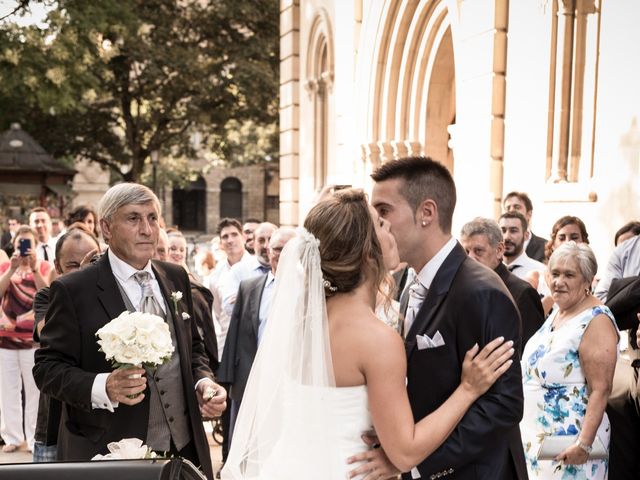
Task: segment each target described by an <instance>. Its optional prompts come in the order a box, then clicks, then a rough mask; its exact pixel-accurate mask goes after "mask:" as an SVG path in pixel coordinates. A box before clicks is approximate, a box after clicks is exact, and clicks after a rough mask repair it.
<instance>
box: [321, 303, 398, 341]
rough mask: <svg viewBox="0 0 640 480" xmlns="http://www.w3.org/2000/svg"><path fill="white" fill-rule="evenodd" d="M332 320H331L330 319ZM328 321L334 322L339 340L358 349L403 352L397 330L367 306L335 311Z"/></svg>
mask: <svg viewBox="0 0 640 480" xmlns="http://www.w3.org/2000/svg"><path fill="white" fill-rule="evenodd" d="M331 320H333V321H331ZM330 323H333V324H334V328H335V329H336V333H338V332H339V333H338V336H339V338H340V341H341V342H344V343H347V344H351V345H353V347H354V348H357V349H358V350H361V351H362V350H366V351H377V350H379V349H380V348H382V347H384V350H394V349H397V350H400V351H402V352H403V353H404V347H403V341H402V338H401V337H400V335H399V334H398V332H396V331H395V330H394V329H393V328H391V327H390V326H389V325H387V324H385V323H384V322H383V321H382V320H380V319H379V318H378V317H377V316H376V315H375V314H374V312H373V311H372V310H371V309H370V308H368V307H364V306H362V307H360V306H354V308H348V309H344V310H341V311H335V312H334V315H333V319H331V315H330Z"/></svg>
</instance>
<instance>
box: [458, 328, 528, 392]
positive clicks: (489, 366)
mask: <svg viewBox="0 0 640 480" xmlns="http://www.w3.org/2000/svg"><path fill="white" fill-rule="evenodd" d="M514 353H515V350H514V348H513V341H511V340H509V341H508V342H505V341H504V337H498V338H496V339H494V340H492V341H491V342H489V343H487V345H485V347H484V348H483V349H482V350H480V347H479V346H478V344H477V343H476V344H475V345H474V346H473V347H472V348H471V349H470V350H468V351H467V353H466V354H465V356H464V361H463V362H462V379H461V382H460V385H461V386H462V388H464V389H465V390H466V391H467V392H469V393H470V394H471V395H472V396H473V397H475V398H478V397H480V396H481V395H482V394H484V393H485V392H486V391H487V390H489V388H491V386H492V385H493V384H494V383H495V382H496V380H498V378H500V376H501V375H502V374H503V373H504V372H506V371H507V370H508V369H509V367H510V366H511V364H512V363H513V360H512V359H511V357H512V356H513V354H514Z"/></svg>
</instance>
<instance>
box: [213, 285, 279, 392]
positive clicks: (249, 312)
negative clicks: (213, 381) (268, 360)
mask: <svg viewBox="0 0 640 480" xmlns="http://www.w3.org/2000/svg"><path fill="white" fill-rule="evenodd" d="M268 277H269V276H268V275H266V274H265V275H259V276H257V277H253V278H249V279H247V280H243V281H242V282H240V287H239V288H238V295H237V296H236V303H235V305H234V307H233V313H232V314H231V321H230V322H229V332H228V334H227V339H226V340H225V344H224V353H223V355H222V363H221V365H220V370H219V372H218V380H219V381H220V382H222V383H225V384H230V385H231V390H230V392H229V396H230V397H231V398H232V399H233V400H234V401H236V402H238V403H240V402H241V401H242V396H243V395H244V389H245V387H246V386H247V380H248V379H249V373H250V372H251V367H252V365H253V360H254V359H255V357H256V353H257V351H258V327H259V325H260V303H261V302H262V293H263V292H264V286H265V284H266V283H267V279H268Z"/></svg>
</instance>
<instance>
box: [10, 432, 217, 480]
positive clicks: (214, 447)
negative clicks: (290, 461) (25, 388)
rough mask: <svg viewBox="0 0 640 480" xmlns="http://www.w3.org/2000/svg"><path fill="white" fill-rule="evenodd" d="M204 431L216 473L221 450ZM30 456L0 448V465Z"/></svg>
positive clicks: (29, 460) (29, 455)
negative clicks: (3, 450)
mask: <svg viewBox="0 0 640 480" xmlns="http://www.w3.org/2000/svg"><path fill="white" fill-rule="evenodd" d="M205 429H206V430H207V439H208V440H209V447H210V449H211V459H212V461H213V471H214V472H217V471H218V470H219V469H220V464H221V462H222V449H221V448H220V447H219V446H218V445H216V444H214V442H213V440H212V438H211V433H210V431H211V429H210V427H209V426H208V423H205ZM31 460H32V455H31V452H29V451H27V446H26V444H25V445H22V447H21V448H20V450H17V451H15V452H13V453H4V452H2V449H1V448H0V464H3V463H28V462H31ZM1 472H2V466H1V465H0V473H1Z"/></svg>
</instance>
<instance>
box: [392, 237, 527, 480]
mask: <svg viewBox="0 0 640 480" xmlns="http://www.w3.org/2000/svg"><path fill="white" fill-rule="evenodd" d="M520 329H521V327H520V317H519V315H518V310H517V308H516V306H515V305H514V303H513V300H512V298H511V295H510V294H509V292H508V291H507V289H506V287H505V286H504V284H503V283H502V281H501V280H500V278H499V277H498V276H497V275H496V274H495V273H494V272H493V271H491V270H490V269H489V268H486V267H485V266H484V265H481V264H480V263H478V262H477V261H475V260H473V259H471V258H469V257H467V254H466V253H465V251H464V249H463V248H462V247H461V246H460V244H456V246H455V248H454V249H453V251H452V252H451V253H450V254H449V255H448V256H447V258H446V259H445V261H444V263H443V264H442V266H441V267H440V269H439V270H438V272H437V273H436V276H435V277H434V279H433V282H432V283H431V288H430V289H429V292H428V294H427V297H426V298H425V300H424V302H423V304H422V306H421V307H420V310H419V311H418V313H417V315H416V318H415V321H414V322H413V324H412V326H411V328H410V329H409V332H408V334H407V336H406V341H405V348H406V352H407V380H408V383H407V390H408V392H409V401H410V403H411V408H412V410H413V416H414V419H415V421H419V420H421V419H422V418H424V417H425V416H427V415H428V414H430V413H432V412H433V411H434V410H436V409H437V408H438V407H439V406H440V405H442V404H443V403H444V402H445V401H446V400H447V398H448V397H449V396H450V395H451V394H452V393H453V391H454V390H455V389H456V388H457V387H458V385H459V384H460V374H461V371H462V370H461V369H462V362H463V359H464V355H465V353H466V352H467V350H469V349H470V348H471V347H473V345H474V344H475V343H478V344H479V346H480V347H481V348H482V347H483V346H484V345H485V344H486V343H488V342H489V341H491V340H493V339H494V338H496V337H499V336H504V337H505V339H507V340H509V339H510V340H513V341H514V342H515V345H514V348H515V349H516V352H517V351H518V349H519V347H520V345H519V338H520ZM438 331H439V332H440V334H441V335H442V337H443V339H444V342H445V345H443V346H440V347H436V348H428V349H423V350H420V349H418V347H417V341H416V335H424V334H426V335H428V336H429V337H431V338H433V335H434V334H435V333H436V332H438ZM522 411H523V397H522V376H521V372H520V363H519V362H518V358H517V356H516V357H515V358H514V362H513V364H512V365H511V367H510V368H509V370H508V371H507V372H506V373H505V374H504V375H503V376H502V377H500V378H499V379H498V381H497V382H496V383H495V384H494V385H493V386H492V387H491V389H490V390H489V391H488V392H487V393H485V394H484V395H483V396H482V397H480V398H479V399H478V400H477V401H476V402H475V403H474V404H473V405H472V406H471V408H470V409H469V410H468V411H467V413H466V414H465V416H464V417H463V418H462V420H461V421H460V423H459V424H458V426H457V427H456V428H455V430H454V431H453V432H452V433H451V435H450V436H449V438H448V439H447V440H446V441H445V442H444V443H443V444H442V445H441V446H440V448H438V449H437V450H436V451H435V452H433V453H432V454H431V455H430V456H429V457H428V458H427V459H426V460H425V461H423V462H422V463H421V464H420V465H418V470H419V471H420V474H421V476H422V478H423V479H429V478H436V477H437V478H441V477H442V476H443V475H446V478H455V479H469V480H471V479H474V480H475V479H483V480H501V479H526V478H527V472H526V466H525V463H524V452H523V448H522V441H521V439H520V429H519V427H518V424H519V422H520V420H521V419H522ZM432 475H435V476H436V477H432ZM410 478H411V475H410V474H409V473H405V474H404V475H403V479H405V480H408V479H410Z"/></svg>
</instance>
